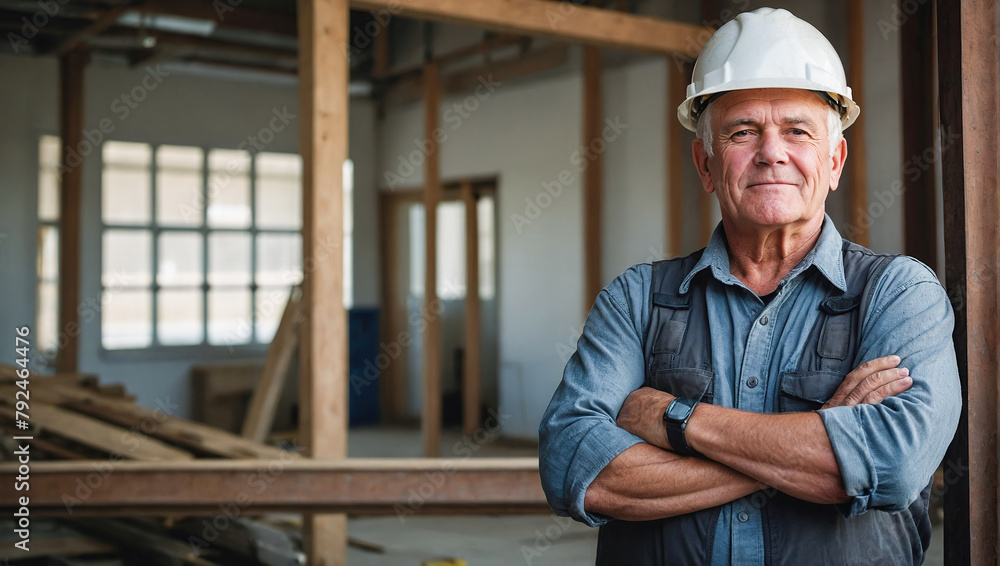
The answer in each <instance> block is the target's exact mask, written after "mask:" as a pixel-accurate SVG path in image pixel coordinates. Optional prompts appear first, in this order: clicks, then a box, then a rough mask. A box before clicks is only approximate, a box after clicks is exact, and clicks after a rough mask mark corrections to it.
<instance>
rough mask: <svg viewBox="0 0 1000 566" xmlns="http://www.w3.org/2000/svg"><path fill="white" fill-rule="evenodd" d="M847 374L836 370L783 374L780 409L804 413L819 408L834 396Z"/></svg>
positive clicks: (785, 411) (779, 393)
mask: <svg viewBox="0 0 1000 566" xmlns="http://www.w3.org/2000/svg"><path fill="white" fill-rule="evenodd" d="M845 377H847V375H846V374H843V373H840V372H835V371H790V372H786V373H783V374H781V388H780V390H779V392H778V411H779V412H782V413H802V412H808V411H816V410H819V409H820V407H822V406H823V404H824V403H826V402H827V401H829V400H830V397H833V394H834V393H836V392H837V388H838V387H840V384H841V383H843V381H844V378H845Z"/></svg>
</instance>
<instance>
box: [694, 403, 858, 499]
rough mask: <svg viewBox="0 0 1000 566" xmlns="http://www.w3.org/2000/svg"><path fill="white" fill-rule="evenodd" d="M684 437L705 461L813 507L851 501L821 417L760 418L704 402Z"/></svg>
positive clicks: (800, 415) (770, 416)
mask: <svg viewBox="0 0 1000 566" xmlns="http://www.w3.org/2000/svg"><path fill="white" fill-rule="evenodd" d="M685 438H686V440H687V442H688V445H689V446H691V448H692V449H694V450H696V451H698V452H700V453H702V454H704V455H705V456H706V457H708V458H710V459H712V460H715V461H716V462H720V463H722V464H725V465H726V466H728V467H730V468H732V469H734V470H736V471H738V472H742V473H743V474H746V475H748V476H750V477H752V478H756V479H757V480H759V481H760V482H763V483H765V484H767V485H770V486H774V487H775V488H776V489H778V490H779V491H782V492H784V493H787V494H789V495H791V496H793V497H798V498H799V499H804V500H806V501H811V502H813V503H840V502H843V501H847V499H848V497H847V493H846V492H845V490H844V482H843V479H841V474H840V467H839V465H838V464H837V459H836V456H835V455H834V452H833V446H832V445H831V444H830V439H829V437H828V436H827V433H826V428H825V427H824V426H823V421H822V419H821V418H820V416H819V415H818V414H817V413H784V414H760V413H751V412H747V411H740V410H738V409H729V408H724V407H716V406H714V405H708V404H704V403H703V404H700V405H698V406H697V407H696V408H695V411H694V413H693V414H692V415H691V419H690V420H689V421H688V425H687V430H686V432H685Z"/></svg>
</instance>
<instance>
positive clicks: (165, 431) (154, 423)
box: [0, 386, 285, 458]
mask: <svg viewBox="0 0 1000 566" xmlns="http://www.w3.org/2000/svg"><path fill="white" fill-rule="evenodd" d="M14 391H15V388H13V387H11V386H3V387H0V395H7V397H4V398H6V399H13V398H14ZM31 393H32V400H38V401H42V402H44V403H50V404H52V405H58V406H60V407H65V408H68V409H72V410H73V411H76V412H78V413H82V414H85V415H90V416H92V417H95V418H98V419H101V420H103V421H107V422H111V423H115V424H117V425H119V426H121V427H126V428H128V429H129V430H131V431H137V432H136V433H137V434H138V433H140V432H141V433H142V434H143V435H148V436H151V437H154V438H159V439H161V440H164V441H166V442H170V443H171V444H176V445H178V446H183V447H185V448H188V449H190V450H193V451H195V452H197V453H199V454H203V455H208V456H213V457H216V458H279V457H281V456H282V455H283V454H284V453H285V451H284V450H281V449H280V448H275V447H273V446H267V445H264V444H260V443H258V442H254V441H251V440H247V439H245V438H242V437H240V436H236V435H235V434H231V433H228V432H226V431H224V430H220V429H218V428H215V427H211V426H207V425H205V424H202V423H198V422H194V421H189V420H185V419H181V418H177V417H174V416H172V415H171V414H170V413H171V411H172V410H173V409H175V407H171V406H170V400H169V398H168V399H167V400H166V402H165V404H164V405H162V406H158V407H156V408H148V407H143V406H142V405H136V404H135V403H132V402H131V401H126V400H122V399H111V398H107V397H103V396H101V395H100V394H97V393H93V392H90V391H85V390H82V389H79V388H73V387H64V386H51V387H46V388H35V389H32V391H31ZM43 428H44V426H43Z"/></svg>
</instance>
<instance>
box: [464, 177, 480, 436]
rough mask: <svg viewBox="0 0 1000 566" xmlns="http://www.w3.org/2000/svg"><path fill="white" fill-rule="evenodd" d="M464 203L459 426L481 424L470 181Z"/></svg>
mask: <svg viewBox="0 0 1000 566" xmlns="http://www.w3.org/2000/svg"><path fill="white" fill-rule="evenodd" d="M462 201H463V202H464V203H465V270H466V275H465V283H466V285H465V360H464V363H465V367H464V369H463V370H462V429H463V430H464V432H465V434H466V435H471V434H473V433H475V432H476V430H477V429H478V428H479V427H480V426H482V415H481V414H480V402H479V397H480V395H479V387H480V385H479V311H480V308H479V307H480V305H479V217H478V214H477V212H478V211H477V209H476V195H475V193H474V192H473V191H472V184H471V183H469V182H468V181H465V182H464V183H462Z"/></svg>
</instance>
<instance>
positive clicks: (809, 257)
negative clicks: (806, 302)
mask: <svg viewBox="0 0 1000 566" xmlns="http://www.w3.org/2000/svg"><path fill="white" fill-rule="evenodd" d="M811 265H815V266H816V269H818V270H819V272H820V273H822V274H823V276H824V277H826V278H827V279H828V280H829V281H830V283H832V284H833V286H834V287H837V288H838V289H840V290H841V291H847V279H846V278H845V277H844V253H843V239H842V238H841V236H840V232H838V231H837V227H836V226H834V225H833V220H831V219H830V216H829V215H828V214H825V213H824V214H823V228H822V229H821V230H820V234H819V239H818V240H817V241H816V245H814V246H813V248H812V249H811V250H809V253H808V254H806V257H804V258H802V261H800V262H799V264H798V265H796V266H795V267H794V268H792V270H791V271H790V272H789V273H788V275H786V276H785V277H784V279H782V280H781V283H780V284H779V287H780V286H781V285H783V284H784V283H785V281H790V280H791V279H792V278H794V277H796V276H797V275H798V274H800V273H802V272H803V271H805V270H806V269H808V268H809V266H811ZM704 269H709V270H711V272H712V277H715V278H716V279H717V280H719V282H720V283H725V284H727V285H741V286H742V285H743V284H742V283H741V282H740V280H739V279H737V278H736V277H735V276H734V275H733V274H732V273H730V272H729V250H728V246H727V245H726V231H725V230H724V229H723V228H722V223H721V222H719V225H718V226H716V227H715V231H714V232H713V233H712V238H711V239H710V240H709V241H708V246H707V247H705V251H704V253H702V254H701V259H699V260H698V263H696V264H695V266H694V267H693V268H692V269H691V271H690V272H688V274H687V275H686V276H685V277H684V280H683V281H681V287H680V289H679V291H680V293H681V294H683V293H687V292H688V288H689V287H690V286H691V280H692V279H694V276H695V275H697V274H698V273H699V272H700V271H702V270H704Z"/></svg>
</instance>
